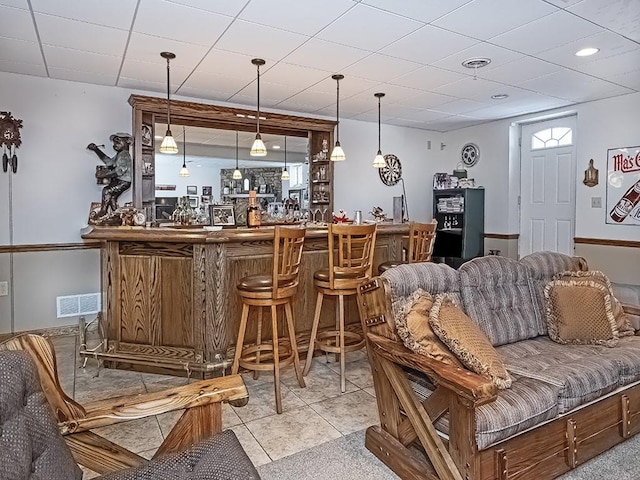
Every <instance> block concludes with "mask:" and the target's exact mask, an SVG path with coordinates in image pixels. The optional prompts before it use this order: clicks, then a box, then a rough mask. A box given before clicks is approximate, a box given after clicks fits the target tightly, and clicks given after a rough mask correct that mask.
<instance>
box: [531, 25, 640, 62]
mask: <svg viewBox="0 0 640 480" xmlns="http://www.w3.org/2000/svg"><path fill="white" fill-rule="evenodd" d="M587 47H595V48H599V49H600V51H599V52H598V53H596V54H595V55H591V56H588V57H578V56H576V55H575V53H576V52H577V51H578V50H581V49H583V48H587ZM637 48H638V44H637V43H636V42H632V41H631V40H627V39H626V38H624V37H621V36H620V35H616V34H615V33H612V32H608V31H605V32H602V33H597V34H595V35H591V36H589V37H585V38H581V39H580V40H576V41H574V42H570V43H567V44H565V45H561V46H559V47H556V48H552V49H550V50H546V51H544V52H540V53H538V54H536V57H538V58H541V59H543V60H546V61H548V62H553V63H557V64H558V65H562V66H565V67H569V68H578V67H579V66H581V65H585V64H588V63H592V62H597V61H600V60H602V59H603V58H608V57H612V56H615V55H620V54H623V53H625V52H629V51H631V50H635V49H637Z"/></svg>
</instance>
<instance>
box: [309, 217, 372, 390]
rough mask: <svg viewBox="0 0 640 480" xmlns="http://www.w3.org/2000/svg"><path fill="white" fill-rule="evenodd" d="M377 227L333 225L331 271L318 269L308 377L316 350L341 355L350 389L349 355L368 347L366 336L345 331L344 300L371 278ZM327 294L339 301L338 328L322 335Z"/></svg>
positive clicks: (343, 385) (342, 375)
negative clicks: (347, 359) (346, 354)
mask: <svg viewBox="0 0 640 480" xmlns="http://www.w3.org/2000/svg"><path fill="white" fill-rule="evenodd" d="M375 243H376V224H371V225H343V224H329V268H328V269H327V268H325V269H321V270H318V271H316V272H315V273H314V275H313V283H314V285H315V287H316V289H317V290H318V297H317V300H316V310H315V314H314V317H313V327H312V329H311V338H310V341H309V351H308V352H307V361H306V363H305V366H304V375H307V374H308V373H309V369H310V368H311V361H312V358H313V352H314V349H315V348H319V349H320V350H322V351H324V352H325V353H326V352H333V353H336V354H339V355H340V388H341V390H342V393H344V392H345V390H346V380H345V353H346V352H351V351H354V350H359V349H361V348H362V347H363V346H364V337H363V336H362V335H359V334H357V333H354V332H345V329H344V297H345V296H348V295H355V294H356V293H357V288H358V286H359V285H360V284H361V283H362V282H364V281H366V280H369V279H370V278H371V270H372V267H373V251H374V247H375ZM325 295H330V296H333V297H337V299H336V302H337V303H336V329H335V330H332V331H325V332H321V333H318V324H319V323H320V313H321V311H322V301H323V299H324V296H325ZM345 339H346V340H347V341H348V343H347V342H346V341H345Z"/></svg>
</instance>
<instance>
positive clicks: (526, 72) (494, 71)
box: [478, 57, 562, 85]
mask: <svg viewBox="0 0 640 480" xmlns="http://www.w3.org/2000/svg"><path fill="white" fill-rule="evenodd" d="M561 69H562V67H560V66H558V65H554V64H553V63H549V62H545V61H544V60H539V59H537V58H535V57H521V58H519V59H517V60H515V61H513V62H509V63H505V64H504V65H500V66H497V67H496V66H493V65H491V64H489V65H488V66H487V67H485V68H482V69H480V70H479V71H478V76H479V77H480V78H486V79H488V80H493V81H495V82H500V83H505V84H509V85H519V84H520V83H521V82H524V81H526V80H531V79H532V78H537V77H541V76H543V75H548V74H550V73H553V72H557V71H558V70H561Z"/></svg>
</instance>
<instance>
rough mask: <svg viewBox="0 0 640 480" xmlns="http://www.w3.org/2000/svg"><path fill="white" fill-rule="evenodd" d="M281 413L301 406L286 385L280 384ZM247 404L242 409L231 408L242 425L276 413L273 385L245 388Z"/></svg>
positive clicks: (300, 402)
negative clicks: (247, 393)
mask: <svg viewBox="0 0 640 480" xmlns="http://www.w3.org/2000/svg"><path fill="white" fill-rule="evenodd" d="M280 388H281V396H282V411H283V412H287V411H289V410H292V409H294V408H298V407H301V406H303V405H304V404H305V403H304V402H303V401H302V400H300V399H299V398H298V397H297V396H296V395H295V394H294V393H293V392H292V391H291V390H290V389H289V388H288V387H287V386H286V385H284V384H281V387H280ZM247 390H248V391H249V403H247V405H245V406H244V407H233V409H234V410H235V412H236V413H237V414H238V417H240V420H242V421H243V422H244V423H247V422H250V421H252V420H256V419H258V418H262V417H268V416H270V415H274V414H275V413H276V395H275V390H274V386H273V383H265V384H260V385H256V386H247Z"/></svg>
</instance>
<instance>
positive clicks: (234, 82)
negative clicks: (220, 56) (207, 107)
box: [178, 71, 251, 99]
mask: <svg viewBox="0 0 640 480" xmlns="http://www.w3.org/2000/svg"><path fill="white" fill-rule="evenodd" d="M249 83H251V80H249V81H246V80H244V79H239V78H235V77H233V76H228V75H224V74H215V73H206V72H201V71H196V72H194V73H193V74H192V75H191V76H189V78H188V79H187V80H186V82H185V83H184V85H182V86H181V87H180V90H179V91H178V93H182V92H183V89H185V88H190V89H200V90H210V91H211V92H212V93H214V94H215V95H216V97H219V98H224V99H227V98H229V97H231V96H232V95H235V94H236V93H238V92H239V91H240V90H242V89H243V88H244V87H246V86H247V85H248V84H249Z"/></svg>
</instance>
